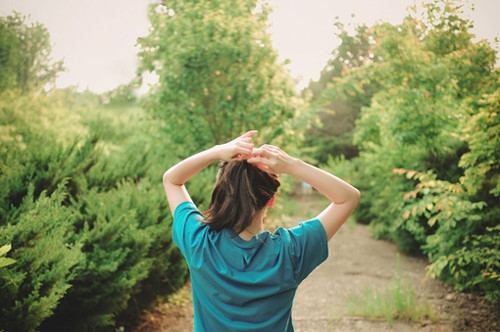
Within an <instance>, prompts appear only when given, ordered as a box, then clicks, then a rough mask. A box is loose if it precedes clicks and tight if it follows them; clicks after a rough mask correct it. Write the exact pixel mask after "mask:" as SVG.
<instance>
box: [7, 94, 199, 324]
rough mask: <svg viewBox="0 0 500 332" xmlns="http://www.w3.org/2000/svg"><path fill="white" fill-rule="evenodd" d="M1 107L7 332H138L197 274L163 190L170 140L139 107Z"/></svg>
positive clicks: (48, 102) (64, 99)
mask: <svg viewBox="0 0 500 332" xmlns="http://www.w3.org/2000/svg"><path fill="white" fill-rule="evenodd" d="M73 97H74V96H73ZM0 100H1V101H0V112H1V113H0V141H1V145H0V146H1V147H0V160H1V161H0V212H1V213H0V244H2V245H4V244H11V245H12V249H11V251H10V252H9V253H8V257H10V258H13V259H15V261H16V262H15V263H14V264H12V265H9V266H5V267H2V268H0V292H1V294H2V296H1V297H0V308H1V309H0V330H5V331H32V330H45V331H52V330H65V331H83V330H102V329H105V328H111V329H114V328H116V327H117V326H122V325H126V324H129V325H130V324H133V323H134V321H133V320H134V318H137V316H138V314H139V313H140V312H141V311H142V310H143V309H144V308H146V307H147V306H148V305H150V304H151V303H153V302H154V301H155V300H156V299H157V298H158V297H159V296H162V295H166V294H168V293H170V292H172V291H174V290H176V289H178V288H179V287H181V286H182V285H183V284H184V283H185V281H186V278H187V276H188V270H187V267H186V265H185V263H184V261H183V259H182V256H181V254H180V253H179V251H178V250H177V249H176V248H175V246H174V245H173V244H172V239H171V223H172V219H171V214H170V211H169V210H168V206H167V202H166V199H165V194H164V193H163V188H162V185H161V175H162V172H163V170H164V169H166V168H167V167H168V166H169V165H171V164H172V163H174V162H175V161H176V160H175V158H173V157H172V156H171V155H169V154H168V151H166V144H164V143H163V142H167V140H166V139H165V138H164V137H163V136H159V134H158V133H157V132H156V131H155V128H156V127H155V124H154V123H153V122H151V121H149V120H146V117H144V116H141V110H140V109H138V108H136V107H135V108H134V107H128V108H127V107H123V108H121V109H116V108H115V109H114V108H106V107H100V108H99V107H98V108H95V105H94V108H89V107H82V103H81V101H76V102H75V98H71V93H69V92H61V91H59V92H53V93H51V94H48V95H39V96H34V95H31V94H28V95H21V94H19V93H17V92H13V91H6V92H4V93H2V96H0ZM56 112H57V113H58V114H59V115H57V114H55V113H56ZM61 113H62V115H61ZM68 119H76V120H77V121H72V122H71V124H69V123H68ZM98 123H99V124H100V126H97V124H98ZM110 132H112V133H114V134H113V135H109V133H110ZM6 146H8V148H5V147H6ZM191 190H192V191H193V192H194V193H195V194H196V191H197V189H196V188H191ZM200 196H201V195H200Z"/></svg>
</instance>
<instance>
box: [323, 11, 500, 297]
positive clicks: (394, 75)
mask: <svg viewBox="0 0 500 332" xmlns="http://www.w3.org/2000/svg"><path fill="white" fill-rule="evenodd" d="M471 26H472V24H471V22H470V21H468V20H466V19H463V18H462V17H461V6H460V4H459V3H458V2H457V1H432V2H429V3H427V4H425V5H424V6H423V7H422V8H417V7H415V8H414V9H413V11H411V12H409V14H408V16H407V17H406V18H405V19H404V20H403V22H402V23H400V24H398V25H391V24H387V23H377V24H375V25H374V26H372V27H370V28H368V29H366V30H363V31H366V33H367V34H368V36H365V38H366V39H367V40H369V41H370V42H369V46H368V51H367V52H368V53H369V54H371V55H372V56H371V58H372V59H373V61H366V62H365V63H363V64H360V65H359V66H356V67H353V68H350V69H348V70H345V71H344V72H342V73H341V74H340V76H339V77H333V78H332V82H333V83H332V86H339V85H340V84H342V85H343V87H342V89H341V90H339V91H345V92H346V94H345V96H346V97H347V98H348V99H349V98H350V99H352V100H358V99H359V98H360V95H363V94H364V95H367V96H369V97H370V98H369V100H368V101H367V103H366V104H365V106H364V107H362V108H361V113H360V116H359V119H358V120H357V121H356V128H355V131H354V143H355V144H356V145H357V146H358V148H359V149H360V155H359V157H358V158H355V159H352V160H351V161H350V162H348V165H350V167H351V169H350V171H351V176H352V177H353V183H354V184H355V185H356V186H357V187H358V188H360V190H361V191H362V193H363V198H362V200H361V202H360V205H359V206H358V208H357V210H356V211H355V213H356V217H357V220H359V221H361V222H365V223H370V226H371V228H372V230H373V231H374V233H375V235H376V236H378V237H382V238H389V239H392V240H393V241H395V242H396V243H397V244H398V246H399V247H400V248H401V249H402V250H404V251H406V252H411V253H415V254H417V253H421V252H422V253H424V254H426V255H428V257H429V259H430V261H431V265H430V266H429V275H431V276H434V277H439V278H442V279H444V280H446V281H448V282H449V283H451V284H452V285H453V286H454V287H455V288H456V289H460V290H475V291H479V292H481V293H483V294H485V295H486V296H487V297H488V298H489V299H490V300H492V301H498V299H499V295H498V271H499V270H498V269H499V263H498V258H497V257H498V245H495V243H497V244H498V243H499V241H500V240H499V234H498V229H497V228H496V226H497V225H498V216H499V215H500V211H499V207H498V195H499V194H500V192H499V175H498V174H499V160H498V156H499V154H498V151H500V141H499V138H498V132H499V130H500V127H499V126H500V121H499V115H498V109H499V92H500V89H499V88H498V86H499V84H498V83H499V72H498V69H496V68H495V67H494V65H495V62H496V51H495V50H494V49H492V48H491V46H490V45H489V44H488V43H486V42H485V41H479V42H477V43H474V42H473V41H472V37H473V36H472V34H471V33H470V28H471ZM352 47H353V48H354V49H355V50H356V47H357V46H352ZM373 87H375V89H373ZM337 90H338V89H337ZM326 91H328V88H325V90H323V91H322V92H321V93H326ZM334 97H335V96H334V95H332V98H331V99H330V100H335V99H333V98H334ZM343 164H345V163H340V165H343ZM337 165H338V163H337V162H330V164H329V166H328V167H331V168H335V167H337ZM342 167H345V165H344V166H342ZM401 175H406V176H405V177H403V176H401Z"/></svg>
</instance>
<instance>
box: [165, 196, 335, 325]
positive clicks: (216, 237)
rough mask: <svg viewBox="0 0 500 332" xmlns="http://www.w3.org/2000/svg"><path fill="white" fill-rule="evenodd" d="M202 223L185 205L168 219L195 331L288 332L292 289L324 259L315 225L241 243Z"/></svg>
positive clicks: (193, 209)
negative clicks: (187, 280)
mask: <svg viewBox="0 0 500 332" xmlns="http://www.w3.org/2000/svg"><path fill="white" fill-rule="evenodd" d="M202 219H203V216H202V214H201V213H200V211H199V210H198V209H197V208H196V206H195V205H194V204H193V203H191V202H184V203H182V204H180V205H179V206H178V207H177V208H176V210H175V213H174V227H173V239H174V242H175V244H176V245H177V246H178V247H179V248H180V250H181V252H182V254H183V255H184V257H185V258H186V261H187V263H188V265H189V270H190V272H191V284H192V291H193V306H194V329H195V331H197V332H198V331H207V332H224V331H231V332H235V331H260V332H263V331H273V332H275V331H293V324H292V301H293V297H294V296H295V291H296V289H297V286H298V285H299V283H300V282H301V281H302V280H304V278H305V277H307V275H308V274H309V273H311V271H312V270H313V269H314V268H315V267H317V266H318V265H319V264H320V263H321V262H323V261H324V260H325V259H326V258H327V257H328V245H327V238H326V233H325V230H324V228H323V226H322V225H321V223H320V222H319V220H318V219H313V220H309V221H306V222H303V223H301V224H300V225H299V226H297V227H294V228H291V229H285V228H278V229H277V230H276V231H275V232H274V234H271V233H270V232H268V231H263V232H260V233H259V234H258V235H257V236H255V237H253V238H252V239H251V240H250V241H245V240H243V239H242V238H240V237H239V236H238V235H237V234H236V233H235V232H234V231H233V230H231V229H223V230H222V231H215V230H213V229H211V228H210V227H209V226H207V225H206V224H204V223H203V222H202Z"/></svg>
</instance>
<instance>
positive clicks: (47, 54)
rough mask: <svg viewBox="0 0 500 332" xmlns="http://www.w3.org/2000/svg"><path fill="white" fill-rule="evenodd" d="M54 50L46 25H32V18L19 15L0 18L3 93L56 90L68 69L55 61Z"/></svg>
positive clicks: (1, 84)
mask: <svg viewBox="0 0 500 332" xmlns="http://www.w3.org/2000/svg"><path fill="white" fill-rule="evenodd" d="M51 50H52V47H51V45H50V36H49V33H48V31H47V29H46V28H45V26H43V25H42V24H40V23H37V22H36V23H31V24H29V23H28V17H26V16H22V15H21V14H19V13H17V12H14V13H13V14H12V15H9V16H7V17H0V63H1V64H2V69H1V70H0V91H2V90H4V89H5V88H9V87H17V88H20V89H22V90H23V91H28V90H31V89H34V90H38V89H41V88H44V87H45V86H46V85H47V84H48V85H52V86H53V85H54V83H55V79H56V77H57V74H58V73H59V72H61V71H62V70H64V67H63V62H62V60H59V61H55V62H54V61H53V60H52V58H51Z"/></svg>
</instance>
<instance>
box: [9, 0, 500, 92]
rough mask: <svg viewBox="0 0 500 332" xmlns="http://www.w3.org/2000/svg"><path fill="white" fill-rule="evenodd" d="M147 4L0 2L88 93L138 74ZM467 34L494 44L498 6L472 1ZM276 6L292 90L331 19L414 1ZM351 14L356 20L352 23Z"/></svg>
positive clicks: (328, 44) (361, 18)
mask: <svg viewBox="0 0 500 332" xmlns="http://www.w3.org/2000/svg"><path fill="white" fill-rule="evenodd" d="M151 2H152V0H0V15H1V16H5V15H8V14H10V13H12V11H13V10H16V11H18V12H21V13H23V14H31V18H32V19H33V20H34V21H38V22H40V23H43V24H44V25H45V26H46V27H47V28H48V30H49V33H50V36H51V42H52V44H53V50H52V54H53V57H54V59H57V60H59V59H64V63H65V66H66V68H67V69H68V70H67V72H65V73H62V74H61V75H60V76H59V78H58V80H57V85H58V86H59V87H65V86H68V85H78V86H79V87H80V88H81V89H84V88H89V89H90V90H93V91H95V92H103V91H106V90H111V89H113V88H114V87H116V86H117V85H119V84H122V83H127V82H129V81H130V80H131V79H132V78H133V77H134V75H135V70H136V68H137V56H136V54H137V51H138V49H137V48H136V47H135V44H136V39H137V37H140V36H145V35H146V34H147V31H148V25H149V23H148V20H147V17H146V8H147V5H148V4H149V3H151ZM471 2H472V3H473V4H474V7H475V10H474V11H473V12H470V11H467V15H468V17H469V18H471V19H472V20H473V21H474V24H475V28H474V30H473V32H474V33H475V34H476V35H477V36H478V38H481V39H482V38H486V39H489V40H490V41H493V40H494V38H495V37H499V36H500V19H499V18H498V15H499V13H500V0H475V1H471ZM269 3H271V5H272V6H273V7H274V8H275V9H274V12H273V14H272V15H271V17H270V21H271V22H270V23H271V24H272V26H271V29H270V32H271V33H272V35H273V41H274V46H275V48H276V49H277V50H278V52H279V54H280V58H281V59H282V60H284V59H290V60H291V64H290V65H288V69H289V70H290V72H291V74H292V76H294V77H296V78H298V79H300V82H299V88H302V87H304V86H305V85H306V84H307V83H308V82H309V80H310V79H317V78H318V76H319V73H320V71H321V69H322V68H323V66H324V65H325V63H326V61H327V59H328V58H329V55H330V52H331V51H332V50H333V49H334V48H335V47H336V46H337V45H338V43H339V41H338V40H336V38H335V35H334V32H335V29H334V27H333V22H334V18H335V17H336V16H339V17H340V19H341V21H342V22H345V23H348V22H364V23H367V24H371V23H374V22H375V21H379V20H383V21H388V22H391V23H399V22H401V19H402V18H403V16H404V15H405V13H406V7H407V6H408V5H410V4H412V3H413V0H342V1H339V0H270V1H269ZM351 14H354V15H355V17H354V18H352V17H351Z"/></svg>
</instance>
